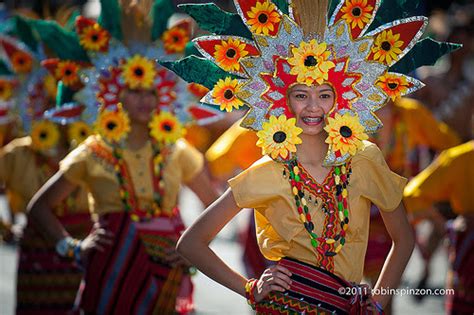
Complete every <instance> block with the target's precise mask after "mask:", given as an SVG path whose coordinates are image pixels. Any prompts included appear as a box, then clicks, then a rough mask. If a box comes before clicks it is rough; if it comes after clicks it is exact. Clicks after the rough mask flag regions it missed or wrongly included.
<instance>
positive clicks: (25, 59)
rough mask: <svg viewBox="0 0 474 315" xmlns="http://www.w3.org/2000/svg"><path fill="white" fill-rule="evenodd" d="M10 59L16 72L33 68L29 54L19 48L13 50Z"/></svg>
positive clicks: (24, 71) (26, 71)
mask: <svg viewBox="0 0 474 315" xmlns="http://www.w3.org/2000/svg"><path fill="white" fill-rule="evenodd" d="M10 59H11V63H12V67H13V70H14V71H15V72H17V73H28V72H30V71H31V69H32V68H33V59H32V58H31V56H30V55H29V54H27V53H25V52H23V51H21V50H17V51H15V52H14V53H13V54H12V56H11V58H10Z"/></svg>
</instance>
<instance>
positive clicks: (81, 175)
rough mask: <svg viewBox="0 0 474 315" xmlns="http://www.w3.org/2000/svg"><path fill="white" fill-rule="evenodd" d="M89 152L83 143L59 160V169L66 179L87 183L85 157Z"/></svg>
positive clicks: (75, 182) (72, 181)
mask: <svg viewBox="0 0 474 315" xmlns="http://www.w3.org/2000/svg"><path fill="white" fill-rule="evenodd" d="M89 154H90V153H89V150H88V149H87V146H86V144H85V143H83V144H81V145H80V146H78V147H77V148H76V149H74V150H73V151H71V152H70V153H69V154H68V155H67V156H66V157H65V158H64V159H63V160H62V161H61V162H59V170H60V172H62V174H63V175H64V177H65V178H66V179H67V180H68V181H70V182H71V183H74V184H77V185H83V186H86V185H87V182H88V172H87V159H88V157H89Z"/></svg>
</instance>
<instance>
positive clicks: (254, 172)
mask: <svg viewBox="0 0 474 315" xmlns="http://www.w3.org/2000/svg"><path fill="white" fill-rule="evenodd" d="M282 168H283V164H281V163H278V162H276V161H274V160H272V159H271V158H270V157H268V156H264V157H262V158H260V159H259V160H257V161H255V162H254V163H253V164H252V165H250V166H249V167H248V168H247V169H245V170H244V171H242V172H241V173H240V174H238V175H237V176H235V177H234V179H243V178H248V179H252V180H257V181H269V182H271V181H273V180H274V177H275V176H276V175H279V174H281V171H282ZM232 180H233V179H231V181H232Z"/></svg>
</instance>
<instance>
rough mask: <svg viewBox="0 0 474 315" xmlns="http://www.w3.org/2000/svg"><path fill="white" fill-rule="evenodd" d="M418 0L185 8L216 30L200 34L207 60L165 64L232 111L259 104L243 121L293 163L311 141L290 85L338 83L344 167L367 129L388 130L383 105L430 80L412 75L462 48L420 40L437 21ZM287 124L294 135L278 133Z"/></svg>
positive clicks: (338, 140)
mask: <svg viewBox="0 0 474 315" xmlns="http://www.w3.org/2000/svg"><path fill="white" fill-rule="evenodd" d="M418 2H419V1H410V3H408V2H406V1H401V0H390V1H389V0H387V1H383V2H382V1H381V0H340V1H332V2H331V6H330V7H329V8H328V6H327V2H326V1H314V0H293V1H289V3H287V2H286V1H273V2H272V1H270V0H234V3H235V6H236V8H237V14H233V13H229V12H225V11H222V10H221V9H219V8H218V7H217V6H215V5H214V4H199V5H197V4H187V5H182V6H181V7H182V8H183V10H184V11H185V12H186V13H188V14H189V15H191V16H192V17H193V18H194V19H195V20H196V21H197V23H198V24H199V26H200V27H201V28H202V29H204V30H207V31H209V32H211V33H213V34H214V35H210V36H203V37H199V38H197V39H195V40H194V43H195V45H196V47H197V49H198V50H199V52H200V53H201V54H202V56H203V58H200V57H196V56H189V57H187V58H184V59H182V60H180V61H177V62H162V64H163V65H165V66H166V67H168V68H169V69H171V70H173V71H175V72H176V73H177V74H178V75H180V76H181V77H182V78H184V79H185V80H186V81H188V82H194V83H199V84H202V85H204V86H205V87H207V88H209V90H210V91H209V93H208V94H207V95H206V96H204V97H203V98H202V100H201V101H202V102H203V103H206V104H210V105H214V106H219V107H220V108H221V109H225V110H232V109H235V108H239V107H241V106H243V105H246V106H248V107H250V110H249V112H248V113H247V115H246V117H245V118H244V120H243V122H242V127H245V128H249V129H252V130H255V131H257V135H259V141H258V145H259V146H261V147H262V148H263V151H264V153H266V154H269V155H270V156H271V157H272V158H274V159H276V160H278V161H288V160H291V159H292V158H293V156H294V153H295V151H296V148H295V144H297V143H298V141H301V140H300V139H299V138H298V134H299V132H298V129H297V128H296V126H295V125H294V123H293V122H292V117H293V114H292V113H291V111H290V109H289V108H288V104H287V99H286V95H287V90H288V88H289V87H290V86H292V85H294V84H306V85H318V84H323V83H325V84H329V85H330V86H331V87H332V88H333V89H334V93H335V95H336V103H335V106H334V107H333V109H332V110H331V112H330V113H328V115H327V116H326V128H325V129H326V131H327V132H328V138H327V140H326V142H327V143H328V144H329V150H328V152H327V155H326V158H325V161H324V164H325V165H343V164H345V163H346V162H347V161H349V160H350V158H351V157H352V156H353V155H354V154H355V153H356V152H357V151H358V149H359V148H360V147H361V144H362V140H364V139H367V133H372V132H375V131H377V130H378V129H379V128H381V126H382V124H381V122H380V120H379V119H378V118H377V117H376V116H375V114H374V112H375V111H376V110H378V109H380V108H381V107H382V106H384V105H385V103H386V101H387V100H388V99H389V98H395V97H399V96H403V95H406V94H409V93H412V92H414V91H416V90H417V89H419V88H421V87H422V86H423V84H422V83H421V82H420V81H418V80H416V79H414V78H412V77H409V76H407V74H408V73H410V72H411V71H413V70H415V69H416V68H418V67H420V66H423V65H432V64H434V62H436V60H437V59H438V58H439V57H441V56H442V55H444V54H446V53H448V52H450V51H453V50H455V49H457V48H459V47H460V46H459V45H456V44H449V43H439V42H435V41H433V40H432V39H430V38H425V39H423V40H420V39H421V36H422V35H423V32H424V30H425V27H426V25H427V18H425V17H422V16H413V17H407V16H410V15H409V14H408V13H407V11H413V10H414V9H416V7H417V6H418ZM318 15H319V16H318ZM327 17H329V18H327ZM425 51H429V54H427V53H424V52H425ZM283 116H284V118H282V117H283ZM283 120H285V122H283ZM290 125H291V127H290ZM283 126H285V128H288V129H286V130H288V131H287V133H285V135H286V137H283V136H282V137H280V135H282V134H281V133H278V131H281V130H280V129H279V128H282V127H283ZM276 130H278V131H277V132H275V131H276ZM290 130H291V131H290ZM272 132H273V135H276V134H278V135H277V136H275V137H273V136H272ZM283 138H285V140H282V139H283ZM279 141H282V142H279ZM285 141H287V142H285Z"/></svg>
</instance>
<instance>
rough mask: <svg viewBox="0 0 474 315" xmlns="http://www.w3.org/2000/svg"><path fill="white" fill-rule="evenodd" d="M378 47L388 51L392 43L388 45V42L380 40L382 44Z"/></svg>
mask: <svg viewBox="0 0 474 315" xmlns="http://www.w3.org/2000/svg"><path fill="white" fill-rule="evenodd" d="M380 47H382V49H383V50H385V51H389V50H390V49H391V48H392V45H390V43H389V42H387V41H384V42H382V45H380Z"/></svg>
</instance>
